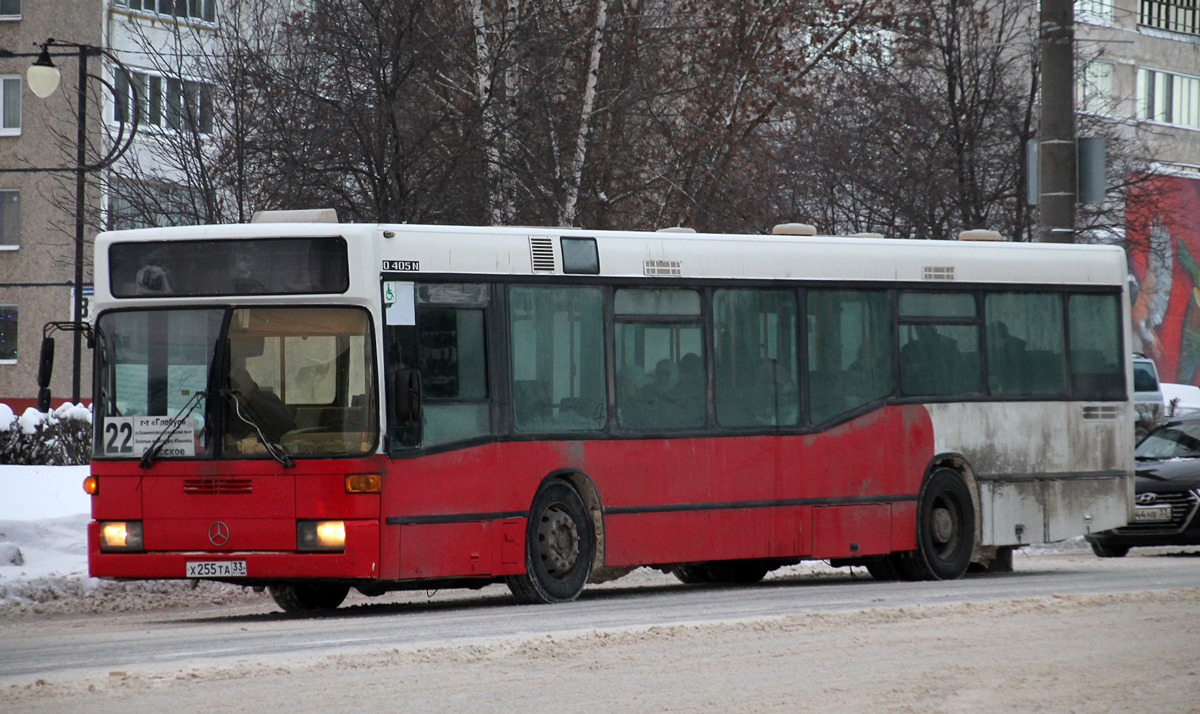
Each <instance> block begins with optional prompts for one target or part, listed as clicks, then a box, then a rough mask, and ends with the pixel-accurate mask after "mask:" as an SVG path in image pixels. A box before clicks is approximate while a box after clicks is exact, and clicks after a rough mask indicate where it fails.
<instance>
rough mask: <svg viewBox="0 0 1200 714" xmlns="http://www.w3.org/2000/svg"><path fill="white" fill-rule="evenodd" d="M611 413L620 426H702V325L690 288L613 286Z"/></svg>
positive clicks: (696, 295) (696, 297) (695, 293)
mask: <svg viewBox="0 0 1200 714" xmlns="http://www.w3.org/2000/svg"><path fill="white" fill-rule="evenodd" d="M613 307H614V311H615V313H616V320H617V322H616V326H615V328H616V342H615V349H616V356H617V409H618V412H617V416H618V418H619V421H620V423H621V427H622V428H624V429H637V430H642V431H653V430H671V429H693V428H698V427H702V426H704V423H705V419H706V415H707V409H706V406H705V401H706V400H705V376H704V375H705V372H704V327H703V324H702V322H701V307H700V293H699V292H698V291H696V290H675V289H667V290H643V289H633V288H626V289H621V290H617V292H616V295H615V298H614V301H613Z"/></svg>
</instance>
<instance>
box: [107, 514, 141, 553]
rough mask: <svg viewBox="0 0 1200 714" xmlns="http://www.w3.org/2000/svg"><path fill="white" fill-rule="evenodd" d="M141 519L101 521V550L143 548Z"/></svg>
mask: <svg viewBox="0 0 1200 714" xmlns="http://www.w3.org/2000/svg"><path fill="white" fill-rule="evenodd" d="M143 542H144V541H143V539H142V522H141V521H100V550H102V551H114V550H141V549H142V544H143Z"/></svg>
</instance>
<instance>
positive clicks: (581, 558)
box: [505, 481, 596, 604]
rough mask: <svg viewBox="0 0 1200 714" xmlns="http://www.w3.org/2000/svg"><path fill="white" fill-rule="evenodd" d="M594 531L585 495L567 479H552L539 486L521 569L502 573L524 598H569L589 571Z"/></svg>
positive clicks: (580, 589)
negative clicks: (581, 496)
mask: <svg viewBox="0 0 1200 714" xmlns="http://www.w3.org/2000/svg"><path fill="white" fill-rule="evenodd" d="M595 553H596V536H595V533H594V532H593V531H592V521H591V519H590V518H588V513H587V509H586V508H585V507H584V505H583V499H582V498H580V497H579V493H578V492H577V491H576V490H575V488H574V487H572V486H571V485H570V484H568V483H566V482H564V481H551V482H549V483H547V484H545V485H544V486H542V488H541V489H539V490H538V492H537V495H536V496H534V498H533V506H532V507H531V508H530V509H529V524H528V526H527V527H526V529H525V572H524V573H522V574H520V575H509V576H506V577H505V582H507V583H508V589H509V590H511V591H512V594H513V595H514V596H515V597H516V598H517V600H520V601H521V602H523V603H528V604H544V603H559V602H570V601H572V600H574V599H575V598H577V597H579V593H581V592H583V586H584V584H586V583H587V579H588V576H589V575H590V574H591V572H592V560H593V558H594V557H595Z"/></svg>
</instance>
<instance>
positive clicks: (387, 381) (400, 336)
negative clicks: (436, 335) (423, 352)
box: [383, 325, 421, 449]
mask: <svg viewBox="0 0 1200 714" xmlns="http://www.w3.org/2000/svg"><path fill="white" fill-rule="evenodd" d="M383 359H384V364H383V370H384V378H383V388H384V390H385V394H384V399H385V402H386V404H387V421H388V446H389V448H390V449H395V448H412V447H414V446H419V445H420V441H421V427H420V425H419V424H415V425H403V424H397V423H395V419H394V418H393V416H392V415H393V414H394V413H395V408H396V405H395V399H396V394H395V392H394V390H395V386H396V385H395V382H396V375H397V374H398V373H399V372H400V371H401V370H405V369H415V368H416V366H417V328H416V325H388V326H387V327H386V328H385V329H384V333H383Z"/></svg>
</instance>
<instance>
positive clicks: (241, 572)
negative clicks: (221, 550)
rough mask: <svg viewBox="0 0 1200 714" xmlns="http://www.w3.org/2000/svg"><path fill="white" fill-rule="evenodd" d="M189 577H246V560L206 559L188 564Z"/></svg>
mask: <svg viewBox="0 0 1200 714" xmlns="http://www.w3.org/2000/svg"><path fill="white" fill-rule="evenodd" d="M187 576H188V577H189V578H244V577H246V561H244V560H204V561H198V562H190V563H188V564H187Z"/></svg>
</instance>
